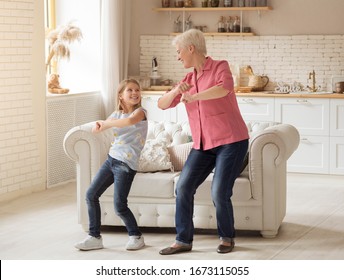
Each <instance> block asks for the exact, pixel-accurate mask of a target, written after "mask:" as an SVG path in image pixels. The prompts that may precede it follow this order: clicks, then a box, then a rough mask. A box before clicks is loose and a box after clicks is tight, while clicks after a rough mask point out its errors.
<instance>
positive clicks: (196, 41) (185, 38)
mask: <svg viewBox="0 0 344 280" xmlns="http://www.w3.org/2000/svg"><path fill="white" fill-rule="evenodd" d="M172 45H173V46H176V45H179V47H181V48H187V47H188V46H191V45H192V46H194V47H195V50H196V51H197V52H198V53H200V54H203V55H204V56H206V55H207V46H206V44H205V38H204V35H203V32H202V31H200V30H197V29H189V30H188V31H185V32H184V33H182V34H180V35H178V36H176V37H175V38H174V39H173V41H172Z"/></svg>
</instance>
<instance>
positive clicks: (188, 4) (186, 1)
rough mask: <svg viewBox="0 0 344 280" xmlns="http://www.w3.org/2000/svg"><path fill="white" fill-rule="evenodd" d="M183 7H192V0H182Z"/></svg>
mask: <svg viewBox="0 0 344 280" xmlns="http://www.w3.org/2000/svg"><path fill="white" fill-rule="evenodd" d="M184 7H192V0H184Z"/></svg>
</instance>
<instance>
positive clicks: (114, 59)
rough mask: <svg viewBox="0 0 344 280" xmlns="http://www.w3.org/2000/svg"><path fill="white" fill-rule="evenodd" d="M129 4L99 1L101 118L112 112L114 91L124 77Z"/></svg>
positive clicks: (128, 0)
mask: <svg viewBox="0 0 344 280" xmlns="http://www.w3.org/2000/svg"><path fill="white" fill-rule="evenodd" d="M130 6H131V0H102V1H101V83H102V86H101V94H102V99H103V104H104V114H105V116H104V117H107V116H109V115H110V114H111V113H112V112H113V111H114V108H115V105H116V104H115V100H116V96H115V94H116V90H117V86H118V84H119V82H120V81H122V80H123V79H125V78H126V77H127V75H128V57H129V39H130Z"/></svg>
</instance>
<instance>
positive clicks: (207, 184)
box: [174, 173, 252, 202]
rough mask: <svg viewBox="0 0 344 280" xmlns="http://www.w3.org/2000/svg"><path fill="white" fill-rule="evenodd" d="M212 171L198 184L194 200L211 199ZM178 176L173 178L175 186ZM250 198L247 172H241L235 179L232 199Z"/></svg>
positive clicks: (244, 199)
mask: <svg viewBox="0 0 344 280" xmlns="http://www.w3.org/2000/svg"><path fill="white" fill-rule="evenodd" d="M213 176H214V173H211V174H210V175H209V176H208V177H207V179H205V181H204V182H203V183H202V184H201V185H200V186H199V188H198V189H197V191H196V194H195V201H197V202H199V201H205V202H206V201H211V193H210V189H211V182H212V181H213ZM178 179H179V176H176V177H175V178H174V182H175V186H176V185H177V182H178ZM251 198H252V192H251V184H250V180H249V178H248V174H246V173H242V174H241V175H240V176H239V177H238V178H237V179H236V180H235V185H234V188H233V195H232V201H248V200H250V199H251Z"/></svg>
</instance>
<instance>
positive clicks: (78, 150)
mask: <svg viewBox="0 0 344 280" xmlns="http://www.w3.org/2000/svg"><path fill="white" fill-rule="evenodd" d="M93 126H94V122H90V123H86V124H83V125H80V126H76V127H73V128H72V129H70V130H69V131H68V132H67V133H66V135H65V137H64V140H63V148H64V151H65V153H66V154H67V156H68V157H69V158H70V159H72V160H73V161H75V162H76V167H77V168H76V171H77V174H76V181H77V204H78V209H79V211H78V219H79V223H81V224H83V226H85V223H86V222H85V221H88V217H87V209H86V203H85V194H86V191H87V189H88V187H89V185H90V184H91V180H92V178H93V177H94V176H95V174H96V173H97V172H98V170H99V168H100V166H101V164H102V163H103V162H104V160H105V159H106V156H107V154H108V152H109V147H110V145H111V141H112V131H111V129H108V130H106V131H104V132H101V133H97V134H93V133H92V128H93Z"/></svg>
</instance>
